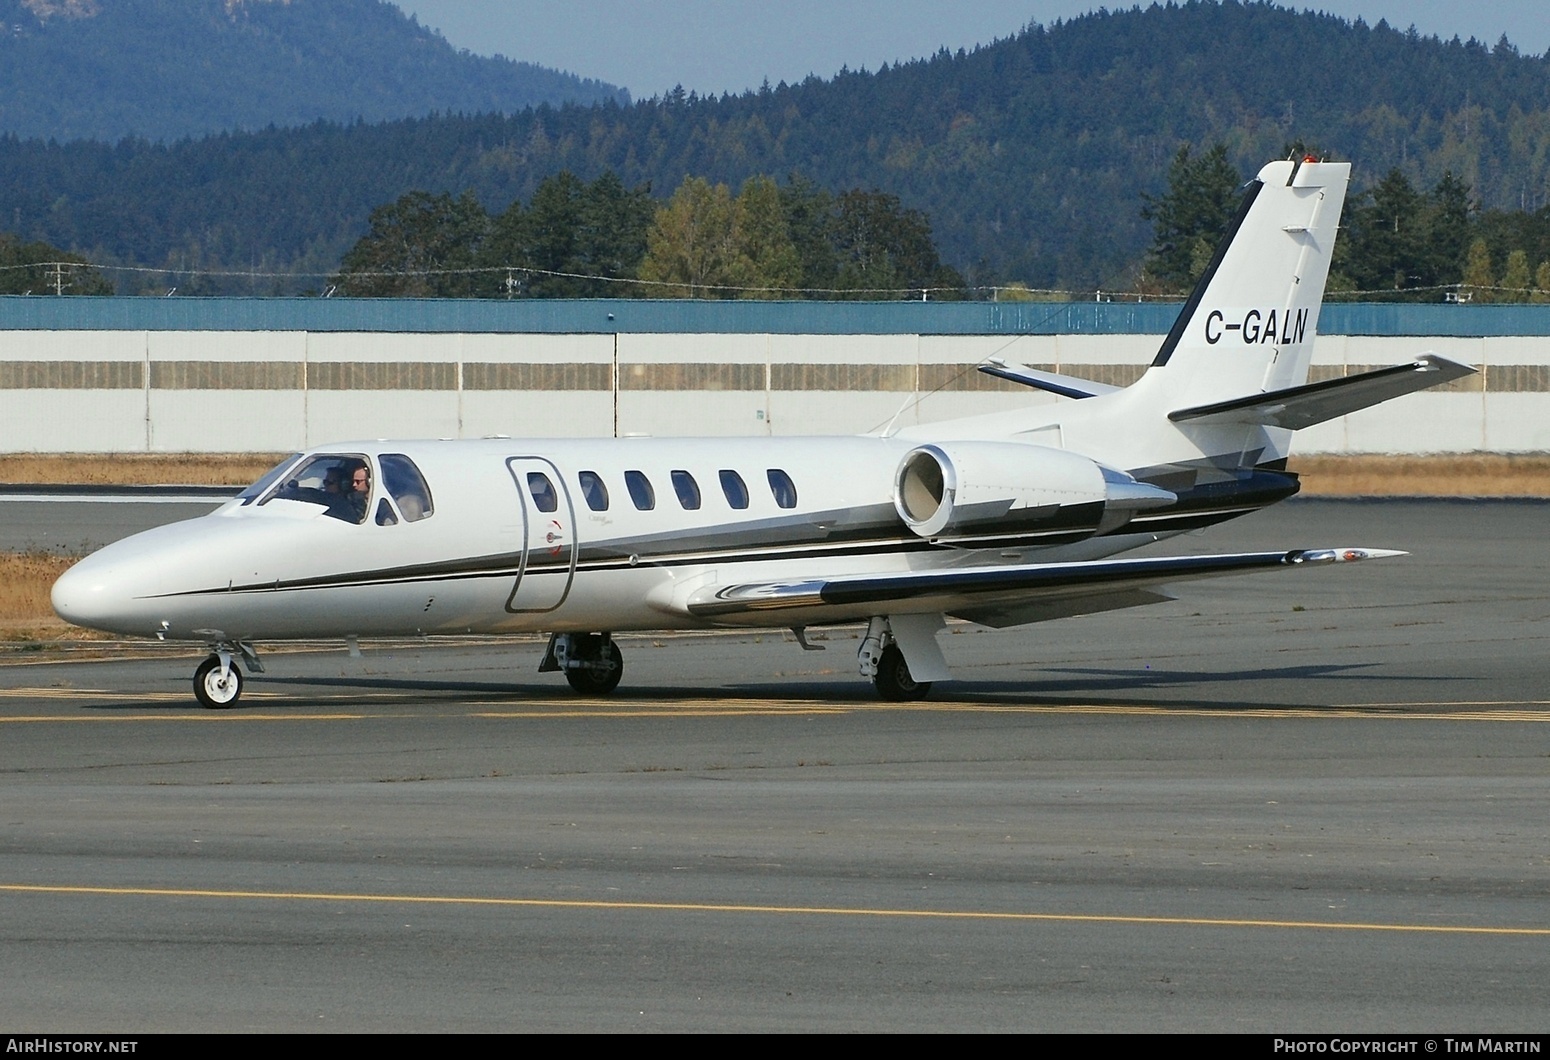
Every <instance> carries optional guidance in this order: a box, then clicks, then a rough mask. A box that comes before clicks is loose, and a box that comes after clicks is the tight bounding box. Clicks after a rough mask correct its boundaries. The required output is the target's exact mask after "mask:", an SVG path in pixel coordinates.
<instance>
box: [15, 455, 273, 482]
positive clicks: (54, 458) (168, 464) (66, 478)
mask: <svg viewBox="0 0 1550 1060" xmlns="http://www.w3.org/2000/svg"><path fill="white" fill-rule="evenodd" d="M282 455H283V454H281V453H10V454H3V455H0V483H5V482H13V483H23V482H25V483H45V484H56V485H71V486H162V485H166V486H246V485H247V484H248V483H250V482H252V481H253V480H255V479H257V478H258V477H259V476H260V475H262V474H263V473H264V472H265V471H268V470H269V469H270V468H272V467H274V466H275V465H276V464H277V463H279V462H280V458H281V456H282Z"/></svg>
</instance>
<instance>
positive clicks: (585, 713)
mask: <svg viewBox="0 0 1550 1060" xmlns="http://www.w3.org/2000/svg"><path fill="white" fill-rule="evenodd" d="M0 697H9V698H11V699H34V700H61V701H71V700H82V699H85V700H108V701H110V702H124V703H180V704H189V701H190V697H189V696H186V695H183V694H181V693H175V692H152V693H143V694H134V693H123V692H104V691H99V690H96V689H58V688H32V689H27V688H13V689H0ZM249 698H250V699H253V700H261V701H263V702H264V703H265V704H266V705H269V706H272V707H279V706H283V705H284V704H285V703H286V701H287V699H288V696H287V694H286V693H283V692H261V693H252V694H250V696H249ZM417 700H418V701H421V702H425V700H424V696H423V694H422V693H418V692H395V693H387V692H375V691H374V692H361V693H333V694H325V695H319V696H307V697H305V699H303V698H300V697H298V698H296V699H292V700H290V701H291V702H293V703H295V704H296V705H297V706H298V707H302V706H323V705H325V704H326V705H336V704H337V705H339V706H345V705H347V704H358V703H371V704H382V705H384V706H387V705H388V704H389V702H390V701H391V702H392V703H393V704H394V705H395V706H396V704H397V703H414V702H415V701H417ZM506 702H509V701H502V700H484V701H475V702H471V703H457V702H456V701H455V700H449V699H435V700H431V701H429V703H428V704H427V705H430V706H436V705H447V706H462V707H465V708H483V709H470V710H468V713H467V714H465V715H464V716H465V717H470V718H483V719H490V720H524V719H541V718H647V717H649V718H670V717H678V718H701V717H781V716H790V717H805V716H811V715H815V714H830V715H842V714H852V713H861V712H865V713H891V712H897V711H912V712H924V713H963V714H1051V715H1071V714H1082V715H1096V716H1112V717H1157V718H1161V717H1174V718H1259V719H1272V720H1287V719H1319V718H1366V719H1386V720H1395V721H1494V722H1541V723H1542V722H1550V702H1546V701H1543V700H1517V701H1514V700H1502V701H1496V702H1489V701H1484V702H1475V701H1460V702H1457V703H1448V702H1430V703H1414V704H1412V703H1402V702H1395V703H1362V704H1340V703H1336V704H1331V705H1330V706H1327V707H1234V708H1220V707H1200V706H1166V705H1164V706H1156V705H1146V704H1124V703H1064V704H1038V703H1026V704H1015V703H973V702H931V703H881V702H880V703H832V702H828V703H825V702H821V701H813V700H780V701H775V702H769V703H764V704H760V703H756V702H752V701H749V700H746V699H715V700H697V701H695V702H693V703H687V704H685V703H680V704H667V703H663V704H660V705H659V704H655V703H649V702H648V703H642V702H640V701H639V700H636V701H634V702H630V701H628V700H626V701H624V702H620V701H618V700H606V701H605V700H599V701H597V705H596V706H592V705H589V704H587V703H586V702H585V701H576V700H571V699H565V700H553V701H549V702H538V703H531V702H529V703H526V704H524V705H523V706H522V707H520V708H518V707H511V708H509V709H508V708H505V703H506ZM1415 707H1430V708H1446V707H1458V708H1464V707H1490V708H1496V709H1483V710H1482V709H1474V710H1464V709H1458V710H1445V709H1444V710H1439V709H1430V710H1415V709H1413V708H1415ZM1534 708H1545V709H1534ZM422 716H425V715H423V714H419V713H405V712H404V711H402V710H393V711H392V712H391V713H372V714H362V713H353V712H352V713H344V712H338V711H336V712H332V713H308V714H295V713H290V712H289V711H288V710H287V712H286V713H266V714H256V713H253V712H252V711H251V710H250V709H247V708H240V707H239V708H235V709H232V710H214V711H209V710H192V711H190V712H188V713H183V712H178V713H167V714H122V715H93V716H91V717H81V716H77V715H58V716H48V715H34V716H21V717H4V716H0V724H3V723H5V722H45V721H76V722H78V721H147V720H154V721H180V720H189V719H197V720H200V721H302V720H313V721H315V720H329V719H349V720H357V719H361V718H367V717H373V718H402V717H422Z"/></svg>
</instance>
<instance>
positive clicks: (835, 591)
mask: <svg viewBox="0 0 1550 1060" xmlns="http://www.w3.org/2000/svg"><path fill="white" fill-rule="evenodd" d="M1402 555H1404V553H1403V552H1395V551H1392V550H1390V549H1373V548H1324V549H1294V550H1293V551H1290V552H1247V553H1237V554H1230V555H1221V556H1165V557H1159V558H1153V559H1117V560H1096V561H1090V562H1082V563H1034V564H1020V565H1016V566H1010V565H1009V566H1004V567H959V568H952V569H949V570H929V571H910V572H906V573H902V574H857V575H849V576H840V577H836V578H829V579H826V580H818V579H814V580H810V581H797V582H753V583H745V584H740V585H712V586H705V587H704V588H701V589H699V590H697V591H696V592H694V593H693V594H692V595H691V596H690V597H689V599H688V601H687V604H686V605H685V609H686V610H687V611H688V613H689V614H691V615H695V616H697V617H700V618H711V619H716V618H719V619H730V620H732V621H736V620H737V617H738V616H744V617H747V616H753V615H757V614H761V613H766V612H770V611H781V612H791V611H799V610H801V609H804V608H821V609H823V613H824V614H825V615H826V617H827V619H828V620H830V621H833V620H835V619H836V618H840V619H842V618H843V617H844V616H845V614H846V613H850V612H852V611H853V614H854V616H855V617H867V616H870V615H876V614H886V613H888V612H889V611H890V610H896V611H897V612H898V613H899V614H914V613H920V612H928V611H937V612H946V613H949V614H972V613H974V612H980V613H983V614H985V615H986V616H987V617H989V616H991V615H992V614H994V615H996V616H999V617H1001V618H1002V619H1003V620H1004V619H1005V618H1007V617H1014V616H1016V615H1017V614H1018V613H1019V612H1021V613H1025V614H1031V615H1040V616H1043V617H1049V618H1059V617H1064V616H1065V615H1070V614H1083V613H1087V612H1088V609H1087V608H1085V607H1084V606H1083V605H1084V604H1085V603H1086V598H1087V597H1090V596H1092V595H1094V594H1098V595H1101V596H1106V597H1108V598H1109V599H1110V603H1109V604H1108V606H1107V607H1098V608H1093V609H1092V610H1108V609H1112V608H1113V607H1128V606H1135V605H1137V604H1143V603H1152V602H1154V601H1155V599H1156V597H1155V595H1153V594H1151V593H1141V592H1136V591H1135V590H1142V589H1152V588H1155V587H1156V586H1160V585H1166V584H1169V583H1171V582H1178V581H1188V580H1192V579H1196V578H1210V577H1219V576H1223V575H1230V574H1250V573H1254V572H1256V571H1264V570H1286V569H1291V568H1296V567H1310V566H1321V565H1324V564H1329V563H1349V562H1355V561H1357V560H1364V559H1382V558H1385V557H1389V556H1402ZM1127 594H1128V597H1129V599H1128V602H1127V600H1126V595H1127ZM1033 605H1040V606H1038V607H1035V606H1033ZM1029 620H1030V621H1038V620H1040V619H1039V618H1035V619H1029Z"/></svg>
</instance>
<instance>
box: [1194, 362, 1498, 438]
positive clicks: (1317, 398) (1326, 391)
mask: <svg viewBox="0 0 1550 1060" xmlns="http://www.w3.org/2000/svg"><path fill="white" fill-rule="evenodd" d="M1474 372H1475V370H1474V369H1473V368H1470V367H1469V366H1468V365H1463V364H1459V363H1457V362H1456V361H1450V360H1448V359H1447V358H1446V357H1439V356H1437V355H1436V354H1435V353H1427V354H1422V355H1421V356H1420V357H1417V358H1416V359H1415V360H1414V361H1412V362H1411V363H1410V364H1396V365H1394V366H1393V367H1392V368H1378V369H1375V370H1373V371H1371V372H1358V373H1357V374H1356V375H1348V376H1344V377H1342V378H1340V379H1326V380H1324V381H1323V382H1320V383H1308V384H1307V385H1306V386H1295V387H1290V388H1288V389H1286V390H1273V391H1271V392H1270V393H1268V394H1254V395H1252V396H1251V397H1245V398H1236V399H1234V400H1232V401H1221V402H1217V403H1216V404H1214V405H1201V406H1199V407H1198V408H1192V409H1180V410H1179V411H1177V412H1170V413H1169V414H1168V418H1169V419H1170V420H1173V421H1174V422H1175V423H1179V422H1189V423H1258V424H1263V425H1264V426H1266V427H1286V428H1289V429H1291V430H1294V431H1295V430H1298V429H1300V428H1303V427H1311V426H1313V425H1314V424H1315V423H1323V422H1324V421H1325V420H1332V419H1334V418H1335V417H1336V416H1344V415H1346V414H1348V413H1351V412H1356V411H1359V410H1360V409H1364V408H1367V407H1368V406H1369V405H1376V404H1378V403H1379V402H1380V401H1387V400H1388V399H1389V398H1395V397H1400V396H1401V395H1403V394H1409V393H1412V392H1414V391H1416V390H1425V389H1426V388H1427V387H1433V386H1438V385H1440V384H1442V383H1446V382H1449V381H1451V380H1454V379H1460V378H1462V377H1464V376H1466V375H1473V374H1474Z"/></svg>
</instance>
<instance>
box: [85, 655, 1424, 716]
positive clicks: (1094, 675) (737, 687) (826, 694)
mask: <svg viewBox="0 0 1550 1060" xmlns="http://www.w3.org/2000/svg"><path fill="white" fill-rule="evenodd" d="M1377 665H1378V664H1376V663H1350V664H1334V663H1322V664H1311V665H1301V666H1282V667H1261V668H1257V669H1224V670H1205V669H1188V670H1133V669H1123V670H1121V669H1104V668H1078V667H1063V668H1058V669H1057V668H1051V669H1047V670H1042V671H1040V673H1039V675H1038V676H1035V677H1032V678H1019V679H1016V680H960V681H954V682H952V683H951V684H944V685H941V686H939V687H938V688H937V689H936V690H935V691H934V692H933V694H932V696H931V698H930V699H927V700H924V701H921V702H919V703H915V704H895V703H884V702H881V701H879V700H878V699H877V698H876V696H875V695H874V694H873V692H872V689H871V687H870V686H869V685H866V684H863V683H860V682H857V681H854V680H849V679H845V680H825V681H812V680H791V681H779V682H765V681H759V682H743V683H735V684H727V685H719V686H713V687H706V686H686V685H667V686H664V685H655V686H642V687H630V688H625V689H621V690H620V691H619V692H618V693H616V694H615V695H613V696H611V697H608V698H596V697H583V696H577V695H574V694H573V693H571V692H570V691H569V690H568V689H566V688H565V687H564V686H563V685H556V684H552V683H549V682H545V683H543V684H514V683H511V682H507V681H499V682H496V681H470V680H462V681H457V680H450V681H449V680H444V679H437V680H430V679H422V678H409V677H369V676H361V677H269V676H264V677H261V678H260V677H255V678H254V679H253V689H254V692H255V693H259V695H255V697H254V699H253V700H250V701H247V702H245V703H244V704H243V706H241V707H238V708H236V710H237V711H238V712H239V713H240V712H241V711H242V710H244V709H247V710H253V709H264V710H275V709H281V710H283V709H295V708H303V707H305V708H311V709H316V708H319V707H328V706H330V705H339V706H343V705H345V704H346V703H347V704H348V705H349V706H350V707H352V708H356V709H358V708H362V707H371V706H383V707H387V706H402V705H405V704H407V703H415V702H421V703H428V704H445V703H447V702H448V701H455V700H458V699H462V698H467V697H476V698H477V699H478V700H480V701H481V703H484V704H490V703H491V701H509V702H510V703H511V704H513V705H517V704H523V703H542V704H544V705H545V706H555V705H565V704H574V705H575V706H576V707H577V708H579V709H599V708H606V707H608V706H609V705H610V704H613V705H618V706H623V705H627V704H636V705H639V704H655V705H666V704H673V705H691V706H692V705H694V704H697V703H703V704H707V705H708V704H710V703H711V702H715V703H719V704H726V703H728V701H735V702H746V703H749V704H753V703H763V704H779V703H782V702H791V703H800V704H811V703H813V702H815V701H820V702H827V703H833V704H835V705H836V706H846V707H852V706H856V705H858V704H859V705H865V706H875V707H877V708H879V709H888V708H901V707H904V708H908V707H920V706H924V707H926V708H929V707H930V706H931V705H932V703H941V704H948V703H968V704H973V703H983V704H986V705H1007V704H1008V703H1011V702H1016V703H1019V704H1024V705H1031V706H1052V707H1058V706H1074V705H1081V704H1089V703H1091V702H1092V700H1093V697H1094V696H1095V695H1102V696H1103V697H1104V699H1105V700H1107V701H1109V702H1111V703H1114V704H1116V705H1125V706H1138V707H1141V706H1156V707H1160V708H1169V707H1180V706H1184V705H1188V706H1190V707H1191V708H1194V709H1205V710H1210V709H1222V710H1237V709H1244V708H1258V709H1275V708H1277V707H1281V708H1285V709H1298V710H1305V709H1308V708H1310V707H1321V706H1327V705H1328V703H1329V697H1328V696H1319V695H1306V696H1300V697H1295V698H1293V697H1276V696H1269V695H1267V696H1261V697H1253V696H1233V695H1230V692H1231V691H1232V690H1233V689H1235V688H1247V687H1259V686H1262V685H1263V684H1264V683H1267V682H1282V681H1285V682H1296V683H1298V684H1299V686H1300V687H1301V688H1302V689H1303V690H1304V691H1306V692H1312V691H1315V690H1316V689H1317V688H1319V687H1320V683H1323V682H1329V681H1336V680H1338V681H1347V682H1362V683H1367V682H1382V683H1393V682H1404V681H1407V680H1411V678H1407V677H1406V676H1405V675H1396V674H1393V673H1388V672H1385V673H1364V672H1363V671H1367V670H1370V669H1372V668H1373V667H1375V666H1377ZM1413 679H1414V680H1421V679H1422V678H1420V677H1416V678H1413ZM1437 679H1438V678H1437V677H1436V675H1428V676H1427V677H1426V678H1425V680H1428V681H1436V680H1437ZM180 684H181V683H180ZM1192 688H1193V689H1201V688H1213V689H1214V692H1215V693H1218V694H1212V695H1210V696H1208V697H1206V696H1200V697H1196V696H1189V695H1188V691H1189V690H1190V689H1192ZM281 690H284V691H283V692H282V691H281ZM308 690H311V691H312V692H314V693H320V694H309V693H308ZM323 690H327V691H323ZM266 691H267V692H272V693H280V694H279V695H276V696H274V698H270V697H269V696H264V695H262V693H264V692H266ZM1158 692H1163V693H1172V694H1164V695H1161V696H1159V695H1156V694H1152V695H1147V694H1143V693H1158ZM287 693H294V695H291V694H287ZM1219 693H1229V695H1227V696H1221V695H1219ZM158 698H159V697H158ZM191 706H193V703H192V697H190V701H189V702H187V703H183V702H167V701H164V700H163V701H160V702H156V703H145V702H133V701H118V702H113V703H92V704H85V705H83V709H89V710H101V711H128V710H133V711H136V712H143V711H146V710H169V711H171V710H177V711H182V710H187V709H188V708H189V707H191Z"/></svg>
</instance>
